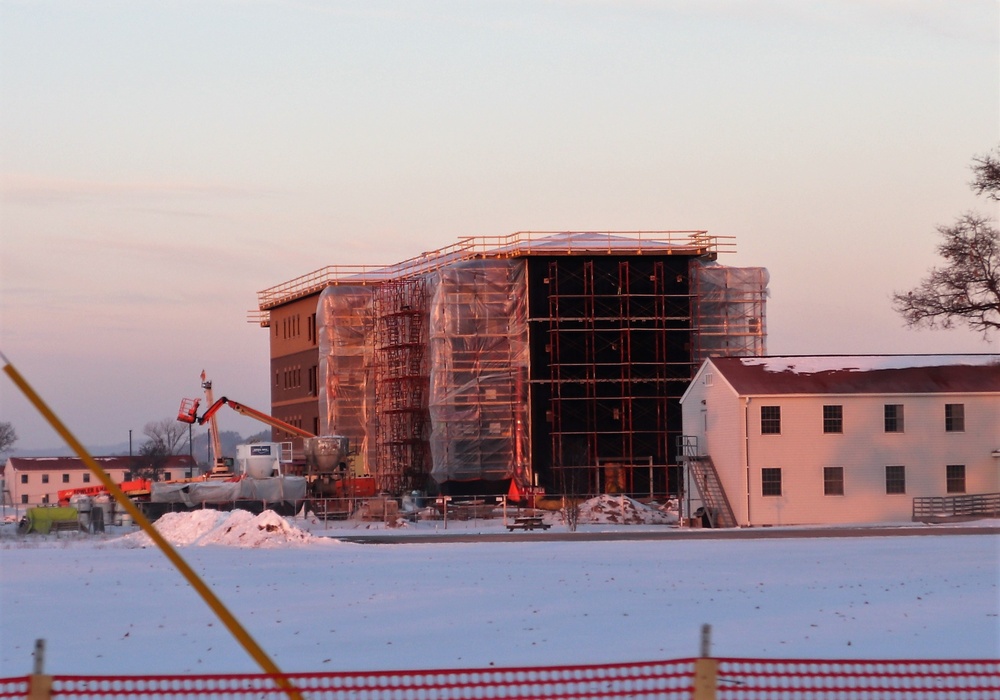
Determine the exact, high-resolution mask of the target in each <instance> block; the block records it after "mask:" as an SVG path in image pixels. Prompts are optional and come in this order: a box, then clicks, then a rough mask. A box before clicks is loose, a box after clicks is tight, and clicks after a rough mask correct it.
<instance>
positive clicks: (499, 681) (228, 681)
mask: <svg viewBox="0 0 1000 700" xmlns="http://www.w3.org/2000/svg"><path fill="white" fill-rule="evenodd" d="M706 662H707V663H708V664H709V668H710V670H711V673H710V674H709V676H710V677H713V678H714V683H712V688H710V689H709V692H708V694H707V695H706V694H705V692H704V687H702V688H696V685H697V684H698V681H697V680H696V676H698V675H699V673H701V672H702V671H703V670H704V668H705V666H704V664H705V663H706ZM702 675H704V674H702ZM278 678H279V677H278V676H275V675H268V674H216V675H148V676H59V675H56V676H22V677H19V678H5V679H0V698H27V697H29V694H30V695H31V697H51V698H58V699H67V700H70V699H79V700H84V699H90V698H157V699H163V700H166V699H173V698H217V697H225V698H234V699H239V698H260V699H271V698H273V699H275V700H278V699H280V698H284V697H287V689H283V688H282V685H281V684H280V683H279V682H278ZM280 678H281V679H282V680H283V681H285V682H286V683H288V682H290V683H291V684H292V685H293V686H294V687H295V688H296V689H297V690H298V691H300V692H301V693H302V694H303V696H304V697H307V698H316V699H319V698H329V699H330V700H348V699H350V700H480V699H490V700H492V699H506V700H548V699H550V698H551V699H553V700H572V699H576V698H579V699H581V700H599V699H603V698H607V699H608V700H614V699H625V698H637V699H641V698H658V699H659V698H663V699H666V700H669V699H670V698H678V699H680V698H685V699H686V698H691V697H693V696H695V694H696V693H697V697H711V698H718V699H719V700H765V699H766V700H782V699H788V700H792V699H793V698H794V699H797V700H798V699H802V698H809V699H810V700H835V699H836V700H861V699H862V698H863V699H865V700H917V699H919V700H946V699H947V700H987V699H995V698H1000V660H965V661H959V660H948V661H901V660H892V661H843V660H841V661H828V660H788V659H726V658H722V659H679V660H674V661H650V662H640V663H620V664H600V665H586V666H540V667H525V668H478V669H451V670H436V671H435V670H431V671H419V670H412V671H353V672H331V673H289V674H283V675H281V676H280ZM33 683H34V684H35V687H34V688H33V687H32V685H33Z"/></svg>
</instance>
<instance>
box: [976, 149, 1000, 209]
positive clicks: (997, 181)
mask: <svg viewBox="0 0 1000 700" xmlns="http://www.w3.org/2000/svg"><path fill="white" fill-rule="evenodd" d="M972 172H973V173H974V174H975V176H976V178H975V179H974V180H973V181H972V190H973V191H974V192H975V193H976V194H979V195H986V197H988V198H989V199H992V200H994V201H1000V146H998V147H997V148H996V149H995V150H994V151H993V153H987V154H986V155H984V156H976V157H975V158H973V159H972Z"/></svg>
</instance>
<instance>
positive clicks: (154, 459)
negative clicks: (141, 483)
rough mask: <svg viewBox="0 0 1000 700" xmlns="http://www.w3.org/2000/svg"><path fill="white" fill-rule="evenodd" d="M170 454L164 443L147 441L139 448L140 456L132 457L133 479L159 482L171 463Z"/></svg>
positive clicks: (130, 468) (130, 469) (131, 469)
mask: <svg viewBox="0 0 1000 700" xmlns="http://www.w3.org/2000/svg"><path fill="white" fill-rule="evenodd" d="M170 454H171V453H170V452H167V450H166V447H164V445H163V443H161V442H157V441H156V440H147V441H146V442H145V443H143V445H142V447H140V448H139V454H137V455H136V456H135V457H132V460H131V461H132V464H131V466H130V467H129V471H131V472H132V477H133V478H136V479H149V480H150V481H159V480H160V473H161V472H162V471H163V469H164V468H165V467H166V466H167V463H168V462H169V461H170Z"/></svg>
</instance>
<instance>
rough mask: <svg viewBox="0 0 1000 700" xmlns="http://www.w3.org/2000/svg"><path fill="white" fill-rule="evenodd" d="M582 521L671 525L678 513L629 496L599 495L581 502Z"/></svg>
mask: <svg viewBox="0 0 1000 700" xmlns="http://www.w3.org/2000/svg"><path fill="white" fill-rule="evenodd" d="M580 522H581V523H593V524H611V525H670V524H672V523H676V522H677V513H676V512H672V511H670V510H669V509H661V508H654V507H652V506H647V505H645V504H644V503H640V502H639V501H636V500H633V499H631V498H629V497H628V496H597V497H596V498H591V499H590V500H589V501H584V502H583V503H581V504H580Z"/></svg>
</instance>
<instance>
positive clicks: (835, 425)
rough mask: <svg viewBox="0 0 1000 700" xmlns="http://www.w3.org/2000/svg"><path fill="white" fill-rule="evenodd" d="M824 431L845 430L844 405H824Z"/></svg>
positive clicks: (839, 431)
mask: <svg viewBox="0 0 1000 700" xmlns="http://www.w3.org/2000/svg"><path fill="white" fill-rule="evenodd" d="M823 432H824V433H842V432H844V407H843V406H823Z"/></svg>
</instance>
